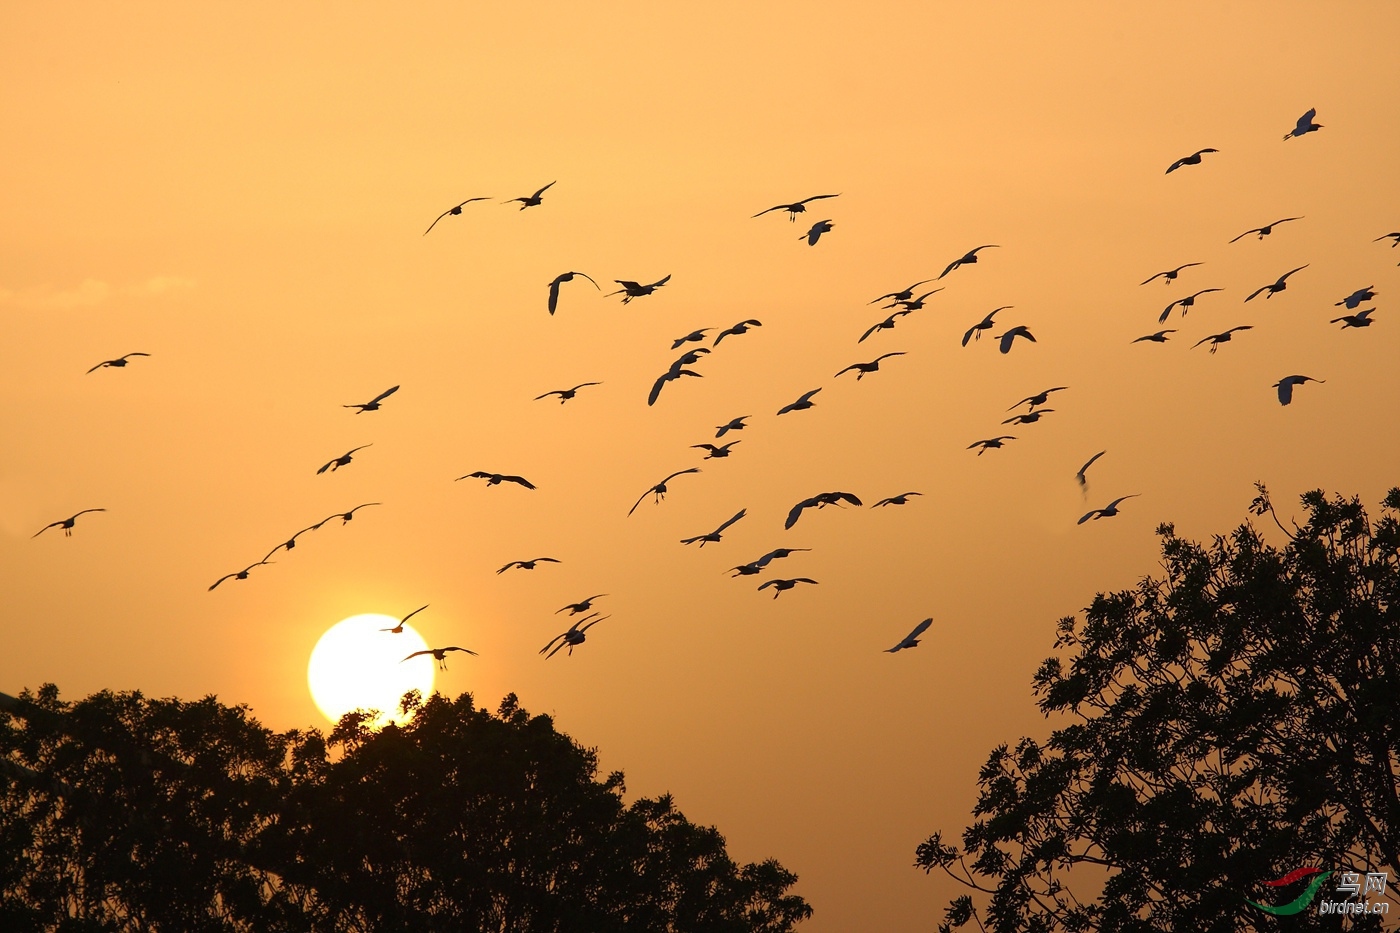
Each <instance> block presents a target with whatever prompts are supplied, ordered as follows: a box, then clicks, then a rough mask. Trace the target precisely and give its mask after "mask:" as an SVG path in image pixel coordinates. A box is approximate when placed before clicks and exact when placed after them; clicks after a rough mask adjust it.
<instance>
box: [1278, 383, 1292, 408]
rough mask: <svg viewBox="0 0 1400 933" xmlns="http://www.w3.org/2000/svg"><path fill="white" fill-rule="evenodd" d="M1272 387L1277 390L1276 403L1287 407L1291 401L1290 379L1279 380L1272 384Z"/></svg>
mask: <svg viewBox="0 0 1400 933" xmlns="http://www.w3.org/2000/svg"><path fill="white" fill-rule="evenodd" d="M1274 385H1275V387H1277V389H1278V403H1279V404H1280V405H1287V404H1288V403H1290V402H1292V401H1293V380H1292V379H1280V380H1279V381H1278V382H1276V383H1274Z"/></svg>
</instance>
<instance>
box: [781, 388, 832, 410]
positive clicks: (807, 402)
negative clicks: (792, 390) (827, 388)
mask: <svg viewBox="0 0 1400 933" xmlns="http://www.w3.org/2000/svg"><path fill="white" fill-rule="evenodd" d="M820 391H821V389H820V388H817V389H813V390H812V391H810V392H804V393H802V397H801V398H799V399H798V400H797V401H795V402H793V403H792V404H790V405H784V406H783V407H782V408H779V409H778V414H780V415H786V414H787V413H788V412H790V411H806V410H807V409H809V408H815V407H816V404H817V403H816V402H814V401H812V396H814V395H816V394H817V393H818V392H820Z"/></svg>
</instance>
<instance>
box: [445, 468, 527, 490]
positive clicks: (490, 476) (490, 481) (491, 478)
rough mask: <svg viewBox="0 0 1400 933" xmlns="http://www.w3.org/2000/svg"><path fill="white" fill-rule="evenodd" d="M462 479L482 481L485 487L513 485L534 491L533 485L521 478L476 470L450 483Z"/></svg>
mask: <svg viewBox="0 0 1400 933" xmlns="http://www.w3.org/2000/svg"><path fill="white" fill-rule="evenodd" d="M464 479H484V480H486V485H487V486H499V485H500V484H501V483H515V484H516V485H517V486H524V487H525V488H526V489H534V488H535V484H534V483H532V482H530V481H529V480H528V479H526V478H525V477H523V476H510V475H507V474H505V473H488V472H486V471H485V470H477V471H476V472H475V473H468V474H467V475H466V476H459V477H457V479H454V480H453V481H452V482H454V483H455V482H457V481H458V480H464Z"/></svg>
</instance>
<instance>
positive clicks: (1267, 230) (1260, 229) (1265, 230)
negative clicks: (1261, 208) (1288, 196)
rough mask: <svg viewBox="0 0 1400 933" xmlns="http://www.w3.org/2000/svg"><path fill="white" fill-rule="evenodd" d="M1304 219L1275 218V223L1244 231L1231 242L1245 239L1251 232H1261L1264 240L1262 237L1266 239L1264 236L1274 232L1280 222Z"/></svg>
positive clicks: (1260, 234) (1260, 235)
mask: <svg viewBox="0 0 1400 933" xmlns="http://www.w3.org/2000/svg"><path fill="white" fill-rule="evenodd" d="M1302 219H1303V218H1301V217H1285V218H1283V219H1282V220H1275V221H1274V222H1273V223H1271V224H1265V225H1264V226H1262V227H1255V228H1254V229H1253V230H1246V231H1245V232H1244V233H1241V234H1240V235H1239V236H1237V237H1235V239H1234V240H1231V241H1230V242H1231V243H1234V242H1235V240H1243V239H1244V238H1245V237H1247V236H1249V235H1250V234H1251V233H1257V234H1259V239H1261V240H1262V239H1264V237H1266V236H1268V235H1269V234H1271V233H1273V232H1274V228H1275V227H1277V226H1278V225H1279V224H1286V223H1288V222H1289V221H1290V220H1302Z"/></svg>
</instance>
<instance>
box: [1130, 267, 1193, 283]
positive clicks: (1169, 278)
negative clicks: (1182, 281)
mask: <svg viewBox="0 0 1400 933" xmlns="http://www.w3.org/2000/svg"><path fill="white" fill-rule="evenodd" d="M1202 265H1205V263H1201V262H1188V263H1183V264H1182V265H1179V266H1177V267H1176V268H1175V269H1168V270H1167V271H1166V272H1158V273H1157V274H1156V275H1154V276H1152V277H1151V278H1147V279H1143V280H1142V281H1141V282H1140V283H1139V284H1140V285H1146V284H1147V283H1148V282H1151V281H1152V280H1153V279H1158V278H1160V279H1163V280H1164V281H1166V283H1167V284H1168V285H1170V284H1172V282H1173V281H1175V280H1176V277H1177V276H1178V275H1180V274H1181V270H1182V269H1189V268H1191V267H1192V266H1202Z"/></svg>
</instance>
